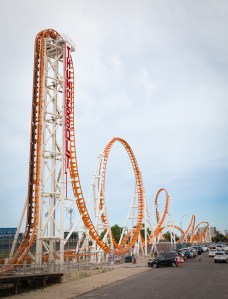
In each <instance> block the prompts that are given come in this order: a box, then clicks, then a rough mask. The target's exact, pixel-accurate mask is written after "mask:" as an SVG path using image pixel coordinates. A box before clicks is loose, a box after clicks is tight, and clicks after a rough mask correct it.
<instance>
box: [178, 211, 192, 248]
mask: <svg viewBox="0 0 228 299" xmlns="http://www.w3.org/2000/svg"><path fill="white" fill-rule="evenodd" d="M188 215H190V214H185V215H183V216H182V217H181V221H180V228H181V230H183V229H182V219H183V218H184V217H185V216H188ZM183 241H184V240H182V248H183Z"/></svg>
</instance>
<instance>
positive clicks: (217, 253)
mask: <svg viewBox="0 0 228 299" xmlns="http://www.w3.org/2000/svg"><path fill="white" fill-rule="evenodd" d="M215 254H216V255H224V253H223V252H216V253H215Z"/></svg>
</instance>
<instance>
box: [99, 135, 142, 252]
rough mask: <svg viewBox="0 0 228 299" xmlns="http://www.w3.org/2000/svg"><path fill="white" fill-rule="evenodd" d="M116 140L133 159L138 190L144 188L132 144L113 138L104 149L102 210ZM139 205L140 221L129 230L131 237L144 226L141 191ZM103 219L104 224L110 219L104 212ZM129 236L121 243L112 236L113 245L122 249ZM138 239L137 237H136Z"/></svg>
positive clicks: (101, 170) (101, 173) (101, 193)
mask: <svg viewBox="0 0 228 299" xmlns="http://www.w3.org/2000/svg"><path fill="white" fill-rule="evenodd" d="M115 142H120V143H121V144H122V145H123V147H124V148H125V150H126V152H127V154H128V156H129V158H130V160H131V164H132V166H133V171H134V174H135V180H136V185H137V190H139V191H140V189H141V188H142V179H141V175H140V171H139V168H138V164H137V160H136V158H135V155H134V153H133V151H132V149H131V147H130V145H129V144H128V143H127V142H126V141H125V140H124V139H122V138H118V137H116V138H113V139H112V140H111V141H110V142H109V143H108V144H107V145H106V147H105V149H104V152H103V164H102V167H101V168H100V171H99V173H100V175H101V185H102V186H103V188H101V190H100V203H99V209H100V210H102V209H103V207H104V194H103V192H104V186H105V178H106V169H107V163H108V157H109V153H110V151H111V148H112V146H113V144H114V143H115ZM138 207H139V210H138V222H137V225H136V229H135V228H134V229H132V230H131V232H129V233H128V234H127V235H128V237H129V235H131V236H133V238H134V237H135V235H137V236H138V235H139V232H140V230H141V226H142V223H141V224H140V222H139V220H140V219H141V215H142V213H143V210H142V209H143V200H142V194H141V193H140V192H139V195H138ZM101 219H102V222H103V223H104V224H108V221H107V217H106V215H105V214H104V213H103V214H102V215H101ZM128 237H126V236H125V238H124V239H123V240H122V242H121V244H120V245H119V244H118V243H117V242H116V240H115V238H114V236H112V242H113V245H114V247H116V248H117V249H119V250H120V248H123V246H124V245H125V244H126V238H127V239H128ZM136 239H137V238H136Z"/></svg>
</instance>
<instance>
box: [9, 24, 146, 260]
mask: <svg viewBox="0 0 228 299" xmlns="http://www.w3.org/2000/svg"><path fill="white" fill-rule="evenodd" d="M47 38H48V39H53V41H55V40H57V39H59V38H61V35H60V34H59V33H57V32H56V31H55V30H52V29H48V30H44V31H41V32H40V33H38V35H37V36H36V40H35V49H34V72H33V97H32V114H31V137H30V158H29V178H28V200H27V202H28V204H27V220H26V228H25V233H24V237H23V240H22V242H21V243H20V246H19V248H18V249H17V251H16V252H15V253H14V255H13V257H12V258H11V260H10V263H11V264H19V263H22V262H23V260H24V259H25V258H26V255H27V254H28V252H29V250H30V248H31V246H32V245H33V243H34V241H35V239H36V234H37V226H38V221H39V200H40V193H41V185H40V182H41V171H42V170H41V164H42V154H41V152H42V126H43V122H42V116H43V109H44V107H43V105H44V101H43V94H44V92H43V88H44V71H45V61H44V60H45V39H47ZM66 85H67V88H68V90H69V98H68V101H69V103H68V108H70V112H68V116H69V122H68V124H69V125H70V159H69V162H70V165H69V172H70V176H71V182H72V187H73V192H74V196H75V198H76V204H77V207H78V210H79V212H80V214H81V216H82V220H83V222H84V225H85V227H86V228H87V229H88V231H89V234H90V236H91V238H92V239H93V240H95V241H96V243H97V244H98V246H100V248H102V249H103V250H104V251H105V252H106V253H108V252H110V250H111V247H110V246H109V245H108V244H107V243H105V242H104V241H103V240H102V239H101V238H100V236H99V235H98V232H97V230H96V228H95V226H94V224H93V223H92V220H91V217H90V215H89V212H88V210H87V206H86V202H85V199H84V196H83V192H82V188H81V183H80V178H79V171H78V165H77V158H76V139H75V130H74V126H75V123H74V67H73V61H72V58H71V56H70V62H69V65H68V80H67V83H66ZM115 142H120V143H121V144H122V145H123V146H124V148H125V150H126V151H127V153H128V155H129V158H130V160H131V163H132V166H133V170H134V174H135V179H136V183H137V188H138V219H137V226H136V228H135V229H134V230H132V233H133V237H132V239H131V241H130V242H129V243H128V244H127V245H126V246H125V247H124V248H123V246H124V244H125V242H124V243H123V244H122V246H118V245H117V244H116V243H115V244H114V245H116V250H115V252H116V254H120V253H123V252H126V251H128V250H129V248H131V247H132V246H133V245H134V243H135V242H136V240H137V238H138V235H139V233H140V229H141V226H142V221H143V191H142V180H141V175H140V171H139V168H138V164H137V161H136V158H135V156H134V153H133V151H132V149H131V147H130V146H129V144H128V143H127V142H126V141H125V140H123V139H121V138H113V139H112V140H111V141H110V142H109V143H108V145H107V146H106V148H105V150H104V163H103V169H102V173H103V177H102V178H103V183H104V181H105V170H106V165H107V161H108V156H109V152H110V150H111V148H112V145H113V144H114V143H115ZM102 196H103V194H101V202H100V207H101V208H102V205H103V200H102ZM102 217H103V222H106V218H105V215H103V216H102Z"/></svg>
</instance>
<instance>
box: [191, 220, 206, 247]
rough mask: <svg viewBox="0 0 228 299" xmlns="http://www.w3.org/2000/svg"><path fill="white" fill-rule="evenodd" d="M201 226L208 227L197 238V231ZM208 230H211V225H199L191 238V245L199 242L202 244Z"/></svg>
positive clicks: (203, 222)
mask: <svg viewBox="0 0 228 299" xmlns="http://www.w3.org/2000/svg"><path fill="white" fill-rule="evenodd" d="M201 224H206V226H205V228H204V230H203V232H201V233H199V236H197V229H198V228H199V226H200V225H201ZM208 228H209V223H208V222H206V221H202V222H199V223H198V224H197V226H196V227H195V230H194V233H193V234H192V236H191V243H194V242H195V241H198V242H200V243H201V242H202V238H203V237H205V234H206V232H207V230H208Z"/></svg>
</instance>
